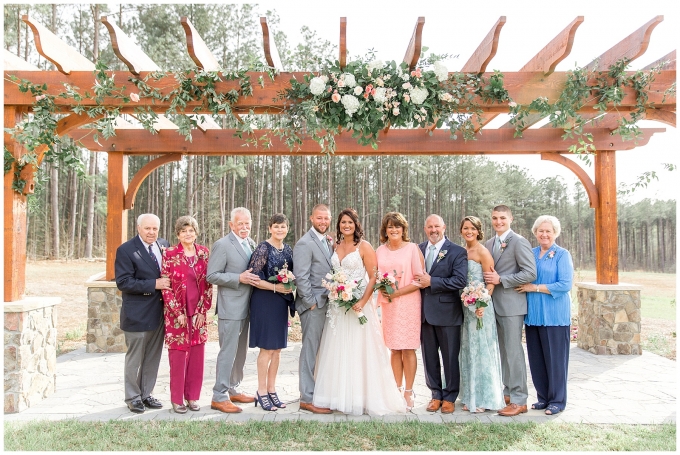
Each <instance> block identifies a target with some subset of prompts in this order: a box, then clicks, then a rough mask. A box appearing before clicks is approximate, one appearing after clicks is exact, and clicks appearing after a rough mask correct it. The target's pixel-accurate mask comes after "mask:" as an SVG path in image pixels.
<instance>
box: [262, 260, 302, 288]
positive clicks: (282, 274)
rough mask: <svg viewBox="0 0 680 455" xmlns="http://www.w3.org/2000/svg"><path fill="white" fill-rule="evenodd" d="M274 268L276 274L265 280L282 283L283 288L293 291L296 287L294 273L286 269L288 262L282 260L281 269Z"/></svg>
mask: <svg viewBox="0 0 680 455" xmlns="http://www.w3.org/2000/svg"><path fill="white" fill-rule="evenodd" d="M274 270H276V272H277V273H276V275H274V276H270V277H269V278H267V281H271V282H273V283H282V284H283V287H284V288H286V289H290V290H292V291H294V290H295V288H296V286H295V275H293V272H291V271H290V270H288V263H287V262H284V263H283V267H281V269H278V268H274Z"/></svg>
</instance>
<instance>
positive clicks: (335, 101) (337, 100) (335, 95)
mask: <svg viewBox="0 0 680 455" xmlns="http://www.w3.org/2000/svg"><path fill="white" fill-rule="evenodd" d="M340 98H341V96H340V94H339V93H337V92H336V93H333V96H331V99H332V100H333V102H334V103H339V102H340Z"/></svg>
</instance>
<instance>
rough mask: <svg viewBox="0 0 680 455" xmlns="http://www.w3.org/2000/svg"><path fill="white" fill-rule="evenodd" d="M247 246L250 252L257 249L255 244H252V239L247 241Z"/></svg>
mask: <svg viewBox="0 0 680 455" xmlns="http://www.w3.org/2000/svg"><path fill="white" fill-rule="evenodd" d="M248 245H249V246H250V250H251V251H255V248H256V247H257V245H255V242H253V241H252V239H250V238H249V239H248Z"/></svg>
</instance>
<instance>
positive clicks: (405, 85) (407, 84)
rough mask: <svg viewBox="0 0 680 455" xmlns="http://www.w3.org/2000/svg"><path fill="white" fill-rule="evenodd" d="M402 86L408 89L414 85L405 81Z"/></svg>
mask: <svg viewBox="0 0 680 455" xmlns="http://www.w3.org/2000/svg"><path fill="white" fill-rule="evenodd" d="M401 88H403V89H404V90H408V89H411V88H413V86H412V85H411V83H410V82H405V83H403V84H401Z"/></svg>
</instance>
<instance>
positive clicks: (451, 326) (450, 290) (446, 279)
mask: <svg viewBox="0 0 680 455" xmlns="http://www.w3.org/2000/svg"><path fill="white" fill-rule="evenodd" d="M444 231H446V225H445V224H444V220H443V219H442V217H440V216H439V215H430V216H429V217H427V219H426V220H425V235H427V238H428V241H427V242H423V243H421V244H420V245H418V246H419V247H420V251H421V252H422V253H423V256H425V270H426V273H424V274H423V275H417V276H416V277H415V278H416V280H417V281H418V282H419V283H420V285H421V287H422V289H421V291H420V293H421V297H422V307H421V308H422V310H421V321H422V325H421V326H420V343H421V350H422V355H423V366H424V367H425V383H426V384H427V387H428V388H429V389H430V392H431V394H432V399H431V400H430V403H429V404H428V405H427V408H426V410H427V411H429V412H436V411H437V410H438V409H440V408H441V413H442V414H451V413H452V412H454V411H455V409H456V405H455V402H456V399H457V398H458V392H459V390H460V366H459V364H458V354H459V353H460V327H461V325H462V324H463V304H462V302H461V300H460V290H461V289H463V288H464V287H465V286H466V284H467V272H468V264H467V251H465V248H462V247H460V246H458V245H456V244H455V243H452V242H451V241H450V240H449V239H447V238H446V237H445V236H444ZM439 351H441V358H442V363H443V364H444V380H445V381H446V386H445V387H444V388H442V374H441V370H442V369H441V366H440V363H439Z"/></svg>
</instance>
